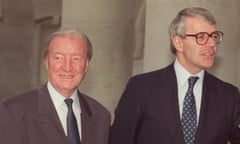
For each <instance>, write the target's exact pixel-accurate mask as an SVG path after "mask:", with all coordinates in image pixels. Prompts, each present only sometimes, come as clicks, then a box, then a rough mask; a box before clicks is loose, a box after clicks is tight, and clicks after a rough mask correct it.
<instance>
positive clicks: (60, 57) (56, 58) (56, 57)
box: [54, 56, 63, 60]
mask: <svg viewBox="0 0 240 144" xmlns="http://www.w3.org/2000/svg"><path fill="white" fill-rule="evenodd" d="M54 59H55V60H61V59H63V57H62V56H55V57H54Z"/></svg>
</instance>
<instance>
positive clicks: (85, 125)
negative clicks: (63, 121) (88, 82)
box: [78, 92, 97, 143]
mask: <svg viewBox="0 0 240 144" xmlns="http://www.w3.org/2000/svg"><path fill="white" fill-rule="evenodd" d="M78 97H79V102H80V106H81V111H82V113H81V120H82V125H81V126H82V143H92V142H91V141H92V140H91V139H92V138H91V137H88V136H93V137H94V133H95V131H93V130H96V129H97V128H96V126H97V124H96V123H97V122H96V119H95V118H94V116H93V114H92V111H91V109H90V107H89V105H88V103H87V101H86V99H85V98H84V95H83V94H81V93H80V92H78Z"/></svg>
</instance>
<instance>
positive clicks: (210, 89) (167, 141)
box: [109, 65, 240, 144]
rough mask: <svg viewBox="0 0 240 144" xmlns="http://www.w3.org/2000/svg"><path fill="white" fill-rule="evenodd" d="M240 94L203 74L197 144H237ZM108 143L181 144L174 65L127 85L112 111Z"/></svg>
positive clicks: (239, 142) (136, 77)
mask: <svg viewBox="0 0 240 144" xmlns="http://www.w3.org/2000/svg"><path fill="white" fill-rule="evenodd" d="M239 100H240V95H239V91H238V89H237V88H236V87H234V86H232V85H230V84H228V83H225V82H223V81H221V80H219V79H218V78H216V77H214V76H212V75H210V74H209V73H207V72H205V76H204V81H203V93H202V102H201V110H200V117H199V123H198V129H197V135H196V144H227V141H228V140H229V141H231V142H232V143H233V144H240V129H239V124H240V101H239ZM109 138H110V139H109V140H110V144H184V138H183V132H182V127H181V120H180V112H179V106H178V90H177V79H176V75H175V71H174V68H173V65H170V66H168V67H166V68H164V69H161V70H157V71H154V72H150V73H146V74H141V75H138V76H135V77H133V78H131V79H130V80H129V82H128V85H127V87H126V90H125V91H124V93H123V95H122V97H121V99H120V101H119V104H118V106H117V108H116V111H115V120H114V123H113V125H112V127H111V129H110V137H109Z"/></svg>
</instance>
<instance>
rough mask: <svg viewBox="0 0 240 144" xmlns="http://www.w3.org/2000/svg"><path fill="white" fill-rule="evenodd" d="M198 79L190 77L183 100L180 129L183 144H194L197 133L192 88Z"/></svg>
mask: <svg viewBox="0 0 240 144" xmlns="http://www.w3.org/2000/svg"><path fill="white" fill-rule="evenodd" d="M197 80H198V77H190V78H189V79H188V85H189V86H188V90H187V93H186V96H185V98H184V103H183V112H182V129H183V135H184V141H185V144H194V143H195V135H196V131H197V111H196V104H195V98H194V94H193V87H194V84H195V83H196V81H197Z"/></svg>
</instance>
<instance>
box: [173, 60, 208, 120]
mask: <svg viewBox="0 0 240 144" xmlns="http://www.w3.org/2000/svg"><path fill="white" fill-rule="evenodd" d="M174 69H175V73H176V77H177V85H178V104H179V111H180V117H181V118H182V111H183V101H184V97H185V95H186V92H187V89H188V78H189V77H191V76H198V77H199V79H198V80H197V82H196V84H195V85H194V89H193V93H194V97H195V101H196V109H197V122H198V121H199V115H200V108H201V99H202V87H203V86H202V85H203V77H204V70H202V71H200V72H199V73H197V74H194V75H192V74H190V73H189V72H188V71H187V70H186V69H185V68H184V67H183V66H182V65H181V64H180V63H179V61H178V60H177V59H176V60H175V62H174Z"/></svg>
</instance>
